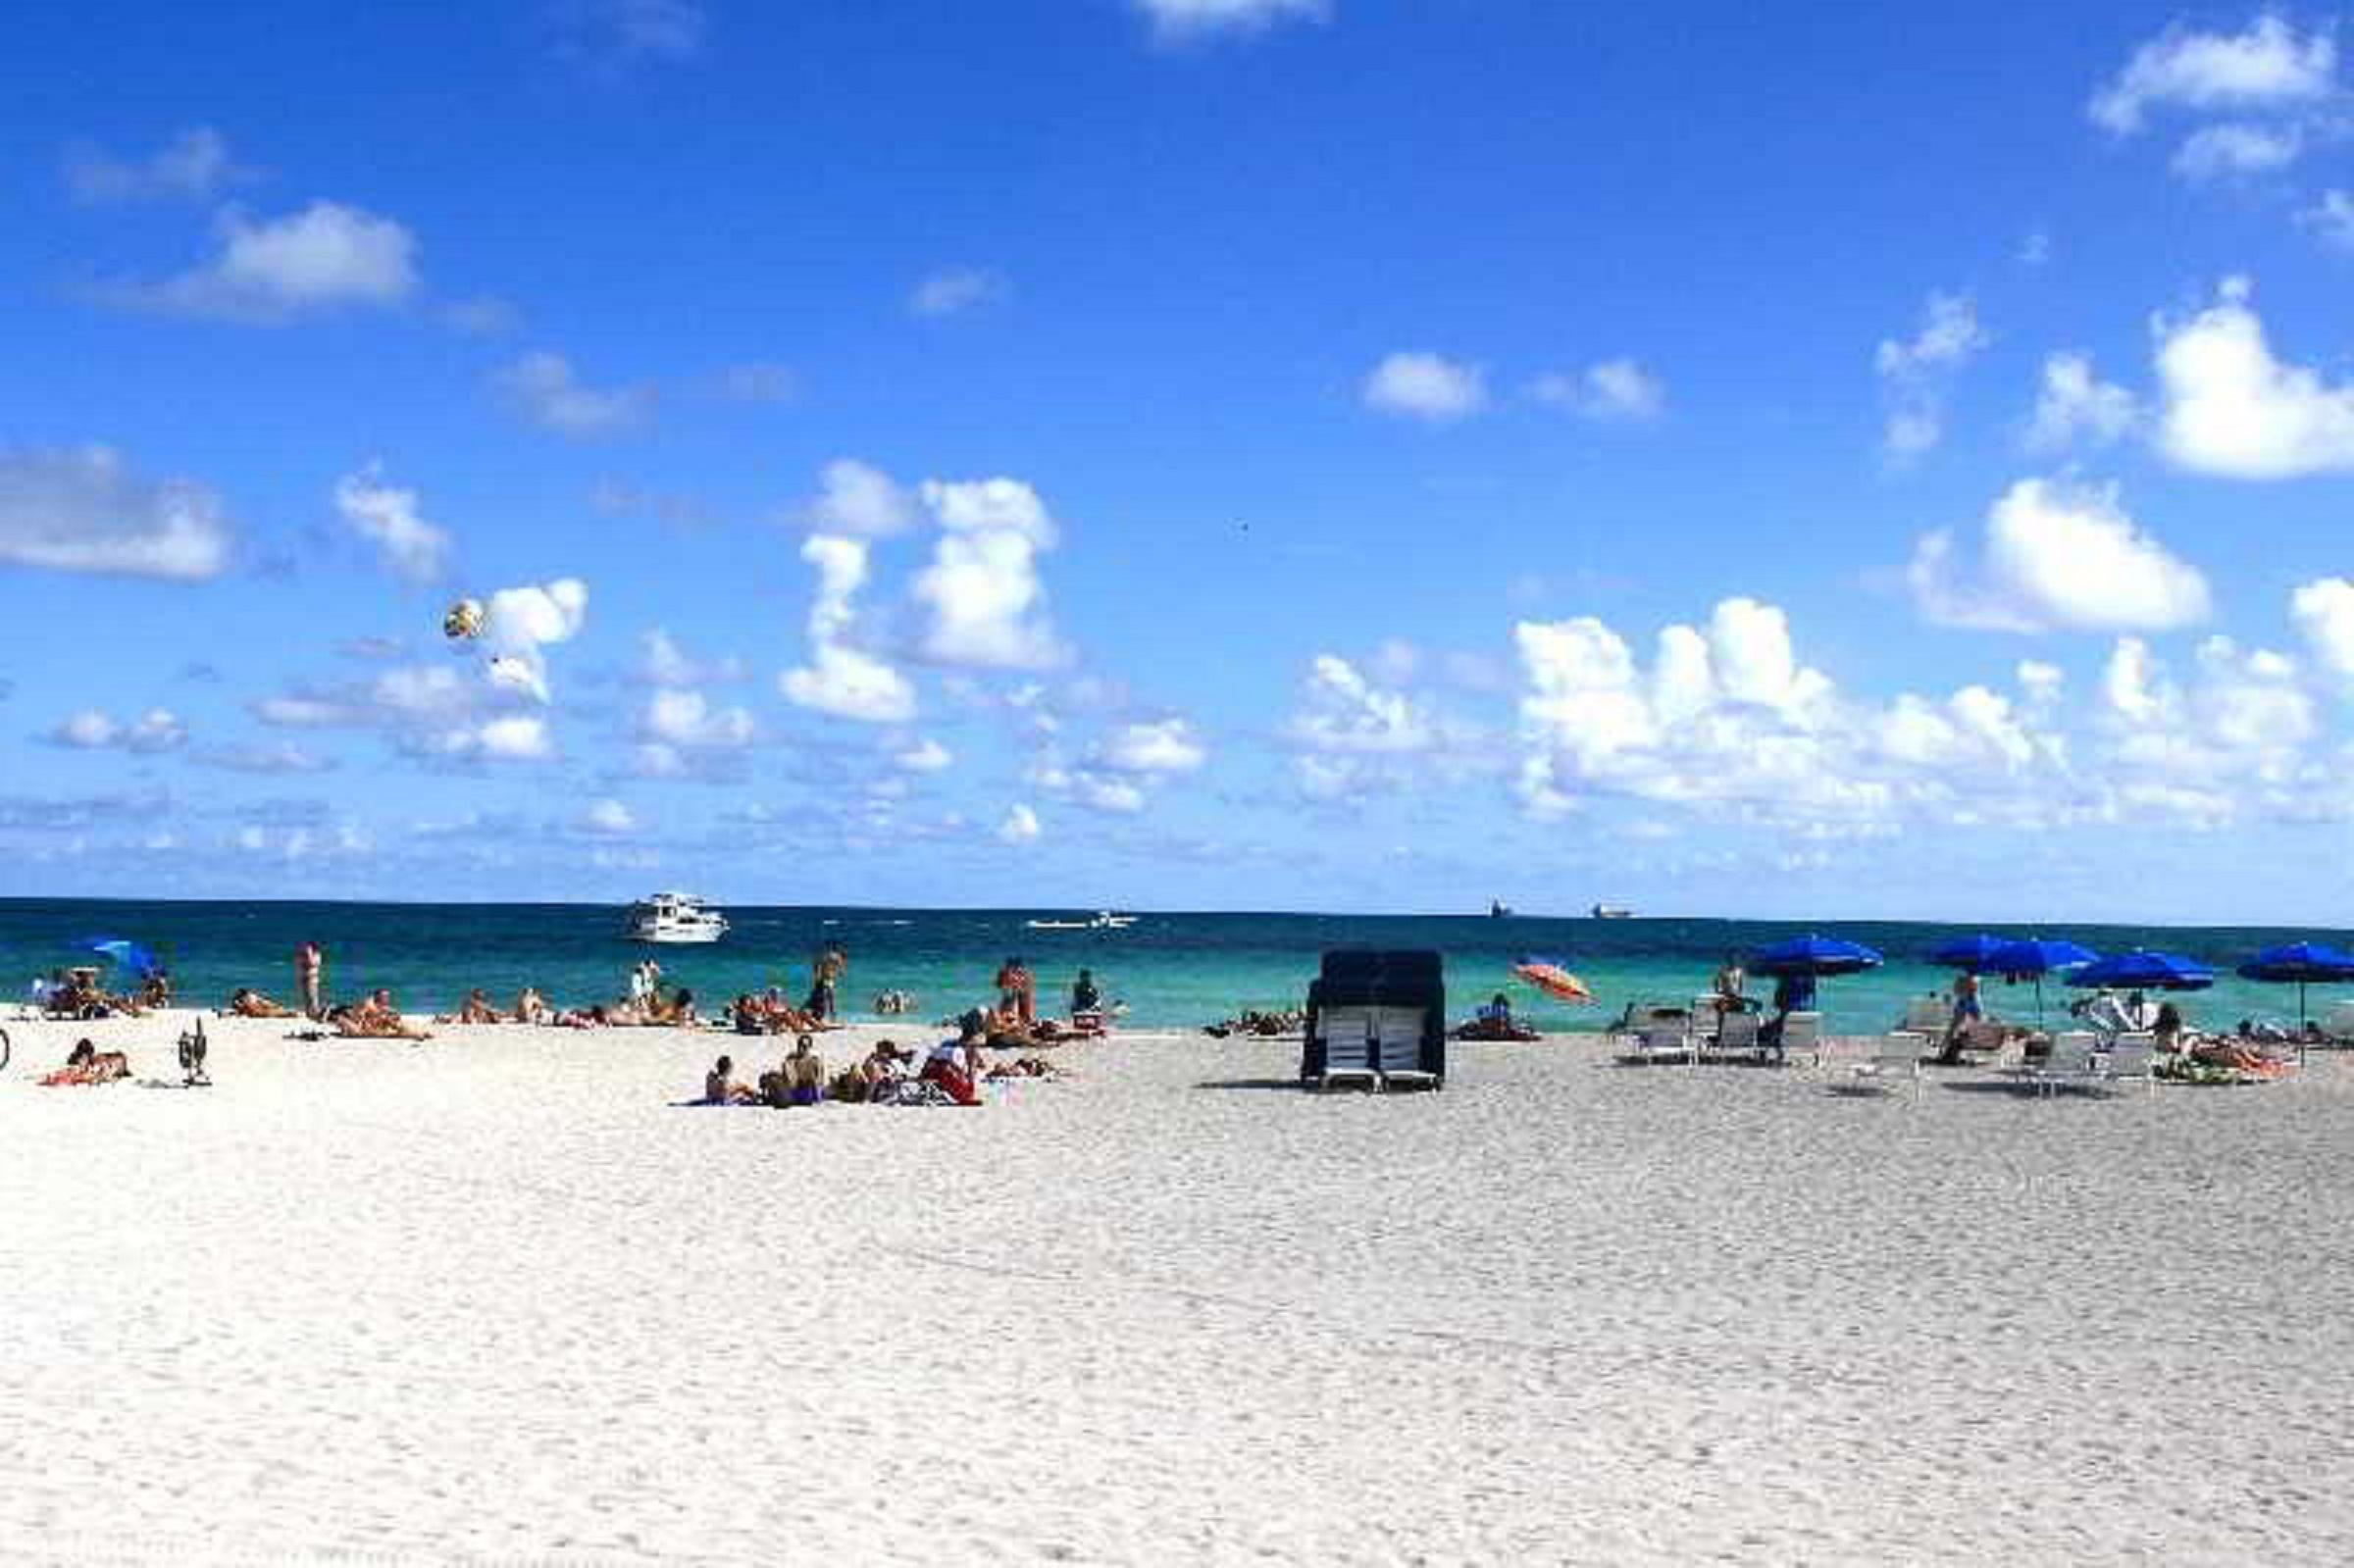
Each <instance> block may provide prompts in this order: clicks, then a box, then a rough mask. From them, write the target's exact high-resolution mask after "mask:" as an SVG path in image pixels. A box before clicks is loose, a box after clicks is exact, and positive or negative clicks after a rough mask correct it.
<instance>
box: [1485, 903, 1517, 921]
mask: <svg viewBox="0 0 2354 1568" xmlns="http://www.w3.org/2000/svg"><path fill="white" fill-rule="evenodd" d="M1511 912H1512V906H1511V905H1510V904H1508V903H1506V902H1505V901H1504V900H1503V899H1501V898H1491V899H1489V900H1488V918H1489V919H1490V920H1503V919H1505V918H1507V917H1508V916H1510V914H1511Z"/></svg>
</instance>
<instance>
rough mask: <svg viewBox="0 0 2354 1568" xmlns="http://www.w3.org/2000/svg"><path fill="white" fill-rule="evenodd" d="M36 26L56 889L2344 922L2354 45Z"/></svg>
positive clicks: (35, 396)
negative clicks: (1492, 899) (468, 616)
mask: <svg viewBox="0 0 2354 1568" xmlns="http://www.w3.org/2000/svg"><path fill="white" fill-rule="evenodd" d="M7 28H8V32H9V39H8V42H9V47H8V49H7V50H6V52H5V58H6V59H7V60H8V61H9V62H10V64H9V65H8V66H7V67H5V68H0V71H4V74H5V75H4V78H0V79H4V85H5V87H6V91H5V92H0V128H4V129H5V132H6V134H5V136H0V147H4V148H5V149H7V152H6V158H5V161H4V163H0V199H4V200H5V202H6V204H7V209H8V212H9V214H10V216H11V220H12V221H10V222H8V223H6V224H5V225H0V326H4V328H5V330H6V335H7V340H8V343H9V353H8V355H7V357H6V360H5V361H4V362H0V364H4V366H5V369H4V370H0V584H5V587H6V590H7V592H8V595H9V603H10V605H11V606H12V610H13V615H12V621H13V623H14V628H15V634H13V635H12V636H11V637H9V638H8V639H7V642H6V647H7V651H6V652H5V653H4V654H0V681H4V682H5V683H6V693H7V694H6V695H5V697H0V756H4V757H5V758H6V780H5V783H0V847H5V849H6V851H7V853H6V856H5V859H4V860H0V864H4V865H5V866H6V868H7V870H6V872H5V873H4V874H0V891H5V892H12V893H69V892H91V893H129V894H137V893H147V894H173V895H191V896H202V895H218V896H332V895H337V894H348V895H352V896H396V897H420V898H425V897H436V896H452V895H462V896H474V897H551V898H576V899H618V898H626V897H628V896H631V895H633V894H635V893H638V892H641V891H644V890H646V889H647V888H649V887H651V886H654V885H674V884H679V885H691V886H696V887H700V888H702V889H704V890H706V891H708V892H710V893H712V894H714V895H715V896H719V897H722V898H727V899H735V900H740V901H754V900H759V901H770V900H784V901H872V902H912V903H975V904H1014V905H1024V904H1031V903H1040V904H1047V903H1076V904H1083V905H1093V904H1100V903H1118V904H1133V905H1140V906H1163V907H1168V906H1191V907H1228V906H1246V907H1330V908H1364V909H1447V908H1466V907H1477V906H1479V905H1481V904H1483V903H1484V901H1485V899H1486V898H1488V897H1489V896H1490V895H1492V894H1501V895H1503V896H1506V897H1508V898H1510V899H1512V900H1513V901H1515V902H1516V903H1518V904H1520V905H1522V906H1523V907H1526V908H1530V909H1561V910H1567V909H1576V908H1582V907H1583V906H1584V905H1586V904H1587V903H1590V902H1592V901H1594V900H1596V899H1605V900H1609V901H1613V902H1627V903H1634V904H1637V905H1640V906H1642V907H1644V908H1646V909H1659V910H1677V911H1691V912H1705V913H1733V914H1740V913H1758V914H1821V915H1825V916H1835V915H1841V914H1851V915H1862V914H1884V915H1919V916H1952V917H1955V918H1970V919H1978V918H1983V919H1997V918H2066V917H2073V918H2096V917H2097V918H2118V919H2169V918H2184V919H2187V918H2213V919H2219V920H2257V919H2277V920H2283V921H2318V922H2326V923H2327V922H2335V921H2337V920H2338V919H2339V916H2338V914H2337V912H2338V911H2339V910H2340V909H2342V908H2343V907H2345V901H2346V896H2347V894H2348V893H2349V892H2354V887H2350V886H2349V885H2348V884H2349V874H2348V871H2347V869H2346V868H2347V866H2348V857H2347V855H2346V854H2345V850H2346V849H2347V847H2348V840H2347V823H2348V822H2349V820H2350V819H2354V785H2349V784H2348V783H2347V782H2346V781H2347V780H2348V779H2349V778H2354V772H2350V771H2349V770H2348V769H2347V768H2346V766H2345V763H2346V762H2347V761H2348V759H2349V753H2348V749H2347V748H2348V745H2349V741H2354V727H2350V725H2349V718H2350V717H2354V716H2350V714H2349V709H2348V704H2349V701H2350V700H2354V582H2349V581H2348V580H2349V579H2350V578H2354V561H2349V560H2348V559H2347V547H2346V543H2345V540H2346V530H2345V522H2344V504H2345V497H2346V494H2347V490H2348V484H2349V475H2354V364H2350V363H2349V353H2348V351H2349V347H2350V346H2354V332H2350V331H2349V327H2350V326H2354V323H2350V322H2349V320H2348V317H2347V313H2346V311H2345V309H2344V305H2343V301H2344V300H2345V298H2346V297H2347V291H2348V283H2349V280H2350V279H2354V196H2350V195H2349V194H2347V192H2348V191H2349V190H2354V168H2349V166H2348V165H2349V154H2350V153H2354V97H2349V93H2348V77H2347V72H2346V69H2345V68H2344V67H2343V66H2342V65H2341V61H2340V58H2339V56H2340V50H2339V46H2338V26H2337V24H2336V22H2335V21H2334V20H2333V19H2332V18H2331V17H2329V16H2328V15H2327V14H2324V13H2318V12H2312V13H2308V12H2294V11H2280V12H2259V11H2250V10H2246V9H2234V8H2206V9H2193V10H2187V11H2182V12H2179V13H2176V12H2172V11H2154V10H2152V9H2151V8H2148V7H2142V6H2117V7H2097V6H2089V5H2087V6H2077V7H2071V8H2067V9H2066V10H2065V12H2064V13H2063V12H2061V11H2057V10H2050V9H2049V8H2014V9H2013V10H2012V11H2009V12H2002V13H1998V14H1993V15H1989V14H1987V12H1986V11H1985V9H1984V8H1979V7H1962V6H1954V7H1950V8H1931V7H1906V8H1902V14H1901V15H1897V14H1886V13H1883V12H1882V11H1879V10H1875V9H1872V8H1818V9H1816V10H1808V11H1790V12H1786V13H1784V14H1781V15H1778V16H1762V15H1759V14H1757V13H1755V11H1754V9H1753V8H1747V7H1736V6H1729V5H1728V6H1697V7H1683V8H1676V9H1672V10H1654V11H1651V12H1646V13H1643V14H1637V13H1635V12H1632V11H1626V12H1612V11H1609V10H1607V9H1606V8H1586V7H1569V6H1561V5H1553V4H1539V3H1528V4H1516V3H1510V0H1426V3H1420V4H1403V3H1401V4H1375V3H1373V0H1325V3H1316V0H1034V3H1015V0H1005V3H993V4H988V5H968V6H954V7H948V6H940V5H933V4H917V3H908V4H897V3H893V0H862V3H860V4H856V5H849V4H829V5H814V4H812V5H795V6H773V7H750V6H736V5H727V4H721V3H716V0H714V3H711V4H697V3H692V0H577V3H563V4H553V5H539V4H519V5H514V6H486V7H479V8H471V9H469V10H466V11H464V12H460V11H455V10H452V11H446V12H443V11H436V10H434V9H433V8H380V10H379V11H378V12H376V13H370V14H352V15H342V14H335V13H332V12H329V11H323V10H321V9H319V8H316V7H285V8H282V9H280V10H276V11H274V10H272V9H271V8H268V7H252V8H241V9H239V10H237V11H235V12H233V13H230V14H227V15H222V14H215V13H207V14H195V13H189V12H186V11H184V10H183V9H181V8H164V7H141V6H108V5H96V6H90V7H82V8H77V9H76V10H75V11H74V12H73V13H72V14H71V15H70V16H69V15H67V14H65V13H55V14H42V15H33V14H27V15H25V16H17V17H12V18H11V19H10V20H9V22H8V23H7ZM461 598H474V599H477V600H480V601H484V602H485V603H486V604H487V605H488V606H489V607H490V612H491V613H490V622H491V626H490V629H489V631H488V632H487V633H486V636H485V637H484V638H482V639H481V640H479V641H476V642H471V643H461V644H454V645H453V644H451V643H449V642H447V641H446V640H445V639H444V638H443V637H442V636H441V634H440V632H439V624H440V620H441V615H442V612H443V610H444V608H445V607H446V606H448V605H449V604H451V603H452V602H453V601H455V600H458V599H461Z"/></svg>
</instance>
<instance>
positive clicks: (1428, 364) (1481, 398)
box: [1364, 351, 1488, 424]
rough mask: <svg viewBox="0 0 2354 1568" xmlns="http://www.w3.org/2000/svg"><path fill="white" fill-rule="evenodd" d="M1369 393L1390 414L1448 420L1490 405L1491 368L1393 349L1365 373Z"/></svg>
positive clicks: (1374, 403) (1368, 403)
mask: <svg viewBox="0 0 2354 1568" xmlns="http://www.w3.org/2000/svg"><path fill="white" fill-rule="evenodd" d="M1364 398H1365V405H1366V406H1367V407H1368V408H1375V409H1379V410H1381V411H1382V412H1383V413H1385V414H1403V415H1406V416H1407V417H1408V418H1412V419H1420V420H1429V421H1431V422H1432V423H1434V424H1444V423H1446V422H1449V421H1452V420H1459V419H1463V418H1466V417H1467V416H1469V415H1472V414H1476V413H1478V412H1479V411H1480V410H1481V409H1483V408H1485V407H1486V406H1487V403H1488V381H1487V373H1486V372H1485V371H1484V370H1482V369H1481V368H1480V367H1479V366H1477V365H1465V364H1462V363H1460V362H1458V361H1456V360H1451V359H1448V358H1446V357H1444V356H1443V355H1439V354H1429V353H1422V352H1418V351H1406V352H1401V353H1396V354H1391V355H1388V356H1387V357H1385V358H1384V359H1383V360H1382V362H1381V363H1380V364H1378V365H1376V366H1374V367H1373V369H1372V371H1371V373H1370V374H1368V375H1367V376H1366V377H1365V384H1364Z"/></svg>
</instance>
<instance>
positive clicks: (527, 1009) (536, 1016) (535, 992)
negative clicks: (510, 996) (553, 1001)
mask: <svg viewBox="0 0 2354 1568" xmlns="http://www.w3.org/2000/svg"><path fill="white" fill-rule="evenodd" d="M555 1018H556V1015H555V1013H554V1011H553V1010H552V1009H551V1008H550V1007H549V1006H548V1005H547V998H546V997H544V996H542V995H540V994H539V988H538V987H537V986H524V987H523V989H522V990H520V991H518V992H516V993H515V1022H517V1023H518V1024H552V1023H554V1022H555Z"/></svg>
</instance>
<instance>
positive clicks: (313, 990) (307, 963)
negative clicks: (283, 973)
mask: <svg viewBox="0 0 2354 1568" xmlns="http://www.w3.org/2000/svg"><path fill="white" fill-rule="evenodd" d="M326 971H327V954H326V953H325V952H323V951H322V950H321V949H320V946H319V944H318V943H317V942H315V941H306V942H304V943H303V944H302V945H301V946H300V947H297V948H295V949H294V993H295V994H296V995H297V996H300V997H301V998H302V1012H303V1016H304V1017H306V1018H313V1019H316V1018H319V1017H321V1016H323V1015H324V1014H325V1013H326V1011H327V1009H326V1007H325V1006H324V1005H322V1004H321V1002H320V1000H319V986H320V981H321V979H322V978H323V977H324V976H325V974H326Z"/></svg>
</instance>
